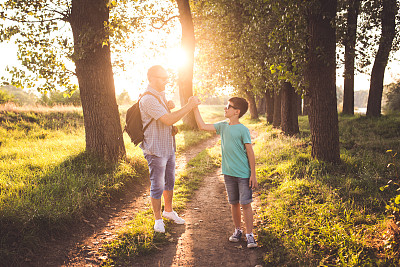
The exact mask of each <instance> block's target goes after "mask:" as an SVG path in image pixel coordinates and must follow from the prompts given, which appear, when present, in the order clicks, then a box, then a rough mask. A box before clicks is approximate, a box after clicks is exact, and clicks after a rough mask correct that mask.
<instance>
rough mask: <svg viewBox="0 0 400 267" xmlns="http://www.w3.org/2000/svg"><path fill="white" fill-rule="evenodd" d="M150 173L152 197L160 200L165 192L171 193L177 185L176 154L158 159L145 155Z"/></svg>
mask: <svg viewBox="0 0 400 267" xmlns="http://www.w3.org/2000/svg"><path fill="white" fill-rule="evenodd" d="M144 157H145V159H146V160H147V164H148V165H149V172H150V183H151V186H150V196H151V197H152V198H155V199H160V198H161V196H162V194H163V192H164V190H168V191H171V190H173V189H174V185H175V154H172V155H171V156H169V157H157V156H154V155H150V154H144Z"/></svg>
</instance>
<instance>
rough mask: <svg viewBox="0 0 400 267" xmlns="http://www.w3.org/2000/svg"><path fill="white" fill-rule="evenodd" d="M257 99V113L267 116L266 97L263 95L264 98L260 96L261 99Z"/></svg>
mask: <svg viewBox="0 0 400 267" xmlns="http://www.w3.org/2000/svg"><path fill="white" fill-rule="evenodd" d="M256 99H257V103H258V105H257V112H258V114H259V115H260V114H265V112H266V110H265V108H266V104H265V103H266V101H267V100H266V99H265V95H262V96H259V97H257V98H256Z"/></svg>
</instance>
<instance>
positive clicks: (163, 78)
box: [153, 75, 169, 81]
mask: <svg viewBox="0 0 400 267" xmlns="http://www.w3.org/2000/svg"><path fill="white" fill-rule="evenodd" d="M153 77H154V78H157V79H160V80H162V81H167V80H168V79H169V77H168V76H155V75H154V76H153Z"/></svg>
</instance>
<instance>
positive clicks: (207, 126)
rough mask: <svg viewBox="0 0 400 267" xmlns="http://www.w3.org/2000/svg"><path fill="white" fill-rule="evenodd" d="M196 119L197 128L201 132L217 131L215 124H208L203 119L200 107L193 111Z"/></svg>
mask: <svg viewBox="0 0 400 267" xmlns="http://www.w3.org/2000/svg"><path fill="white" fill-rule="evenodd" d="M193 113H194V117H195V119H196V123H197V126H198V127H199V129H200V130H204V131H215V127H214V124H206V123H205V122H204V121H203V118H202V117H201V114H200V111H199V108H198V107H195V108H194V109H193Z"/></svg>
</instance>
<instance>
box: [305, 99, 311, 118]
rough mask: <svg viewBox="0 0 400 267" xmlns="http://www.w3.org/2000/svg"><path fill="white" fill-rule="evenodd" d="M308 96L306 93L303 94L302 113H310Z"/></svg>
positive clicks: (306, 114)
mask: <svg viewBox="0 0 400 267" xmlns="http://www.w3.org/2000/svg"><path fill="white" fill-rule="evenodd" d="M310 102H311V100H310V96H309V95H308V94H304V102H303V115H305V116H308V115H310Z"/></svg>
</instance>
